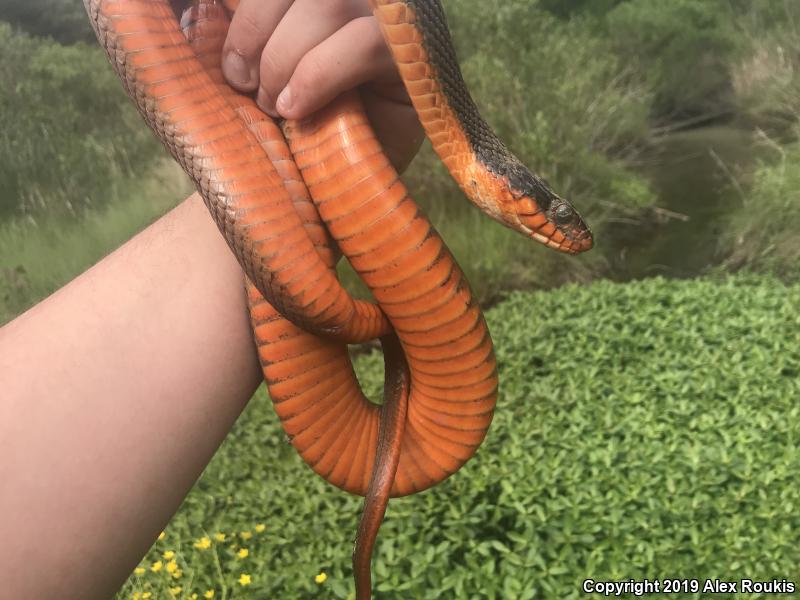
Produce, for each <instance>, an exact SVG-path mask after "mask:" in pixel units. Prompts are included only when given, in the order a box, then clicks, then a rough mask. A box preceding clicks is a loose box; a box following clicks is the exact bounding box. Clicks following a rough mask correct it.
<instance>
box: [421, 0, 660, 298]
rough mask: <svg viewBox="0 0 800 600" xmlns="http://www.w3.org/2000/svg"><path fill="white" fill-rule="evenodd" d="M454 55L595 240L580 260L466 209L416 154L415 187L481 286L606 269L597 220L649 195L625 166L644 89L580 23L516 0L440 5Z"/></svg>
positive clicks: (641, 118) (505, 133) (640, 134)
mask: <svg viewBox="0 0 800 600" xmlns="http://www.w3.org/2000/svg"><path fill="white" fill-rule="evenodd" d="M447 11H448V18H449V20H450V24H451V26H452V30H453V35H454V39H455V42H456V46H457V49H458V53H459V58H460V62H461V65H462V69H463V71H464V75H465V78H466V80H467V83H468V85H469V87H470V89H471V91H472V93H473V96H474V97H475V99H476V102H477V104H478V106H479V107H480V109H481V111H482V113H483V115H484V117H485V118H486V119H487V121H488V122H489V123H490V124H491V125H492V126H493V127H494V128H495V130H496V131H497V133H498V135H499V136H500V138H501V139H503V140H504V141H505V142H506V143H507V144H508V145H509V147H510V148H511V149H512V150H513V151H514V152H515V153H516V154H517V155H518V156H519V157H520V159H521V160H522V161H523V162H524V163H526V164H527V165H528V166H530V167H531V168H532V170H534V171H535V172H537V173H539V174H540V175H542V176H544V177H545V178H547V179H548V180H550V182H551V183H552V184H553V187H554V188H555V190H556V191H557V192H558V193H559V194H560V195H562V196H564V197H567V198H569V199H570V200H571V201H573V203H574V204H575V206H576V207H577V209H578V210H579V212H581V214H582V215H583V216H584V217H585V219H586V221H587V222H588V223H589V224H590V226H592V228H593V230H594V232H595V234H596V238H597V240H598V243H599V246H598V248H597V250H595V251H593V252H592V253H591V254H590V255H588V256H586V257H581V258H578V259H575V258H567V257H564V256H562V255H558V254H556V253H554V252H552V251H551V250H549V249H545V248H543V247H539V245H538V244H535V243H532V242H530V241H529V240H525V239H523V238H522V237H521V236H519V234H515V233H512V232H510V231H506V230H504V229H503V228H501V227H500V226H499V225H496V224H494V223H490V222H488V220H486V219H477V218H474V216H473V214H472V213H474V212H475V211H474V210H469V211H465V210H464V209H463V205H464V204H465V203H466V200H465V199H464V197H463V194H462V193H461V191H460V190H458V189H457V188H456V186H455V185H454V184H453V183H452V182H451V181H450V179H449V177H448V176H447V175H446V173H445V171H444V168H443V167H442V165H441V164H440V163H439V161H438V159H437V158H436V157H435V156H434V155H433V153H432V152H428V151H425V152H423V153H422V155H421V156H420V157H418V159H417V160H416V161H415V163H414V166H413V167H412V170H411V172H410V173H409V181H410V187H411V190H412V193H413V194H414V196H415V197H416V198H418V199H419V201H420V203H421V204H422V205H423V207H425V208H426V209H427V211H428V212H429V213H430V214H431V216H432V217H433V221H434V223H435V224H436V226H437V228H438V229H439V230H440V231H441V232H442V234H443V237H444V238H445V240H446V241H447V243H448V245H449V246H450V247H451V249H452V250H453V252H454V254H455V255H456V257H457V258H458V259H459V262H460V263H461V264H462V265H464V267H465V270H466V272H467V276H468V277H469V278H470V280H471V281H472V282H473V283H476V285H477V286H478V287H479V288H480V287H481V286H482V282H483V281H488V282H492V283H491V285H489V286H488V288H489V289H490V291H489V292H488V293H487V294H481V296H482V297H483V298H484V299H485V298H487V297H491V296H492V295H494V294H496V293H497V290H498V289H501V288H509V287H525V286H530V285H557V284H558V283H562V282H565V281H569V280H573V281H574V280H586V279H587V278H589V277H591V276H592V274H597V273H598V272H600V271H602V270H603V269H604V268H605V262H604V260H603V252H604V250H605V248H608V246H606V245H605V243H604V242H605V241H606V240H605V238H604V233H605V225H606V223H605V221H606V219H607V218H608V217H609V215H610V214H612V213H619V212H620V211H628V210H631V209H633V210H637V209H639V208H640V207H642V206H647V205H649V204H651V203H652V201H653V199H654V198H653V193H652V191H651V190H650V188H649V185H648V183H647V182H646V180H645V179H644V178H642V177H640V176H639V175H637V174H635V173H634V172H633V170H632V169H630V168H629V167H628V164H629V160H630V159H631V158H632V157H634V156H636V153H637V148H638V147H639V146H640V145H641V144H642V142H643V140H644V139H645V138H646V137H647V132H648V124H647V118H648V114H649V112H650V101H651V97H650V94H649V93H648V91H647V88H646V87H645V86H644V85H643V84H642V82H641V81H640V80H639V79H637V77H636V76H635V74H634V73H633V72H631V71H630V69H628V68H627V67H626V65H625V64H624V62H623V61H622V60H620V58H619V57H618V56H616V55H615V54H614V51H613V48H612V47H611V45H610V44H609V42H608V41H607V40H605V39H603V38H602V37H601V36H599V35H597V34H596V33H594V32H593V29H592V28H591V27H590V26H589V24H588V23H585V22H583V21H568V22H564V21H561V20H559V19H557V18H555V17H553V16H552V15H550V14H549V13H547V12H545V11H542V10H539V9H537V8H536V7H534V6H531V4H530V3H529V2H527V1H524V0H513V1H510V2H497V1H495V2H472V1H471V0H457V1H455V2H452V3H449V4H448V5H447Z"/></svg>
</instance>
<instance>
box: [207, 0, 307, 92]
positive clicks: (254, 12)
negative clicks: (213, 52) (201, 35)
mask: <svg viewBox="0 0 800 600" xmlns="http://www.w3.org/2000/svg"><path fill="white" fill-rule="evenodd" d="M291 4H292V0H271V1H270V2H264V1H263V0H241V2H240V3H239V6H238V8H237V9H236V12H235V13H233V18H232V19H231V25H230V28H229V29H228V37H227V38H226V39H225V45H224V46H223V48H222V72H223V73H224V75H225V78H226V79H227V80H228V82H229V83H230V84H231V85H232V86H233V87H235V88H236V89H238V90H241V91H243V92H252V91H254V90H255V89H256V88H257V87H258V81H259V79H258V77H259V63H260V61H261V51H262V49H263V48H264V45H265V44H266V43H267V40H269V38H270V36H271V35H272V33H273V32H274V31H275V28H276V27H277V26H278V23H280V21H281V19H282V18H283V16H284V15H285V14H286V11H287V10H288V9H289V7H290V6H291Z"/></svg>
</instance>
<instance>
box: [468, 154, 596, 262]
mask: <svg viewBox="0 0 800 600" xmlns="http://www.w3.org/2000/svg"><path fill="white" fill-rule="evenodd" d="M503 158H504V161H505V162H504V163H503V167H501V168H498V167H497V166H496V164H493V165H492V166H489V165H487V164H485V163H484V164H481V162H478V161H476V163H475V164H476V165H477V166H476V167H474V168H473V170H472V172H471V173H470V181H471V185H470V186H465V189H464V191H465V192H466V193H467V195H468V197H469V198H470V200H471V201H472V202H473V203H474V204H475V205H476V206H478V208H480V209H481V210H482V211H483V212H484V213H486V214H487V215H488V216H490V217H491V218H493V219H495V220H497V221H499V222H501V223H502V224H503V225H505V226H506V227H509V228H511V229H513V230H514V231H518V232H519V233H521V234H522V235H524V236H525V237H528V238H531V239H533V240H536V241H537V242H540V243H542V244H544V245H545V246H548V247H549V248H553V249H555V250H558V251H559V252H565V253H567V254H578V253H580V252H585V251H587V250H590V249H591V248H592V246H593V244H594V241H593V238H592V231H591V229H589V227H588V226H587V225H586V223H584V221H583V219H582V218H581V216H580V215H579V214H578V211H577V210H575V208H574V207H573V206H572V204H570V203H569V201H567V200H565V199H564V198H562V197H561V196H559V195H558V194H556V193H555V192H553V190H552V188H551V187H550V185H549V184H548V183H547V182H546V181H545V180H544V179H542V178H540V177H538V176H537V175H534V174H533V173H531V172H530V171H529V170H528V169H527V168H526V167H525V166H523V165H522V164H521V163H520V162H519V161H518V160H517V159H516V158H515V157H513V156H511V155H510V154H509V155H507V156H505V157H503Z"/></svg>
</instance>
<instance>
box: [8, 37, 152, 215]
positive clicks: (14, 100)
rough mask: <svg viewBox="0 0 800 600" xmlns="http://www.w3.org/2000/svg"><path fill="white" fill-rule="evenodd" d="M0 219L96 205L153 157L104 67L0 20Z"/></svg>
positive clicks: (82, 50) (80, 49)
mask: <svg viewBox="0 0 800 600" xmlns="http://www.w3.org/2000/svg"><path fill="white" fill-rule="evenodd" d="M0 80H2V81H4V82H13V84H12V85H3V86H0V184H2V185H1V187H0V190H1V191H0V218H2V219H8V218H10V217H12V216H15V215H16V216H19V215H20V214H33V215H36V216H40V215H43V214H48V215H49V216H51V217H53V216H61V215H63V216H64V217H65V218H68V217H69V216H70V215H73V216H74V215H76V214H79V213H80V211H81V210H83V209H85V208H87V207H92V206H94V207H99V206H100V205H101V204H102V202H105V201H108V200H111V199H113V198H115V197H116V195H117V194H118V192H119V190H118V186H119V184H120V182H121V180H123V179H124V178H125V177H126V176H130V175H131V174H132V173H133V172H139V173H141V172H142V171H144V170H145V168H146V167H148V166H150V165H152V164H153V161H154V158H155V157H157V156H163V154H161V153H159V152H158V151H157V145H156V142H155V140H154V138H153V136H152V135H151V134H150V133H149V132H148V131H147V129H146V128H144V127H143V126H142V124H141V119H140V118H139V116H138V114H137V113H136V110H135V109H134V107H133V105H132V103H131V102H130V101H129V100H128V99H127V97H126V96H125V93H124V92H123V91H122V86H120V85H119V82H118V81H117V79H116V76H115V75H114V74H113V72H112V71H111V69H110V68H109V67H108V61H107V60H106V58H105V56H104V55H103V54H102V53H101V52H100V50H99V49H98V48H96V47H94V46H91V47H90V46H87V45H84V44H76V45H72V46H62V45H60V44H58V43H56V42H53V41H50V40H42V39H39V38H33V37H29V36H27V35H24V34H22V33H15V32H14V31H13V30H12V29H11V27H10V26H8V25H7V24H5V23H2V22H0Z"/></svg>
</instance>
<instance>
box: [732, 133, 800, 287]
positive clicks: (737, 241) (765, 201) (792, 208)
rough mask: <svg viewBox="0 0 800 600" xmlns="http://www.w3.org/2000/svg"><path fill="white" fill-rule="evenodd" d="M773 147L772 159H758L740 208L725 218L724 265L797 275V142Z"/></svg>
mask: <svg viewBox="0 0 800 600" xmlns="http://www.w3.org/2000/svg"><path fill="white" fill-rule="evenodd" d="M772 148H773V149H774V151H775V152H777V153H778V154H779V156H778V158H777V160H776V161H774V162H770V163H766V162H762V163H761V164H760V166H759V167H758V168H757V169H756V171H755V174H754V176H753V181H752V185H751V186H750V188H749V189H748V190H747V192H746V194H745V196H744V198H743V203H742V205H741V207H740V208H739V209H738V210H736V211H735V212H734V213H733V214H732V215H731V218H730V219H729V224H728V229H727V236H726V237H725V239H724V243H725V244H726V247H727V251H728V253H729V255H728V258H727V260H726V262H725V266H726V267H727V268H730V269H747V270H751V271H758V272H762V273H773V274H776V275H778V276H780V277H781V278H783V279H789V280H793V281H797V280H798V279H799V278H800V236H798V233H797V232H798V229H799V228H800V143H794V144H789V145H787V146H785V147H781V146H779V145H777V144H775V143H774V142H773V143H772Z"/></svg>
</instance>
